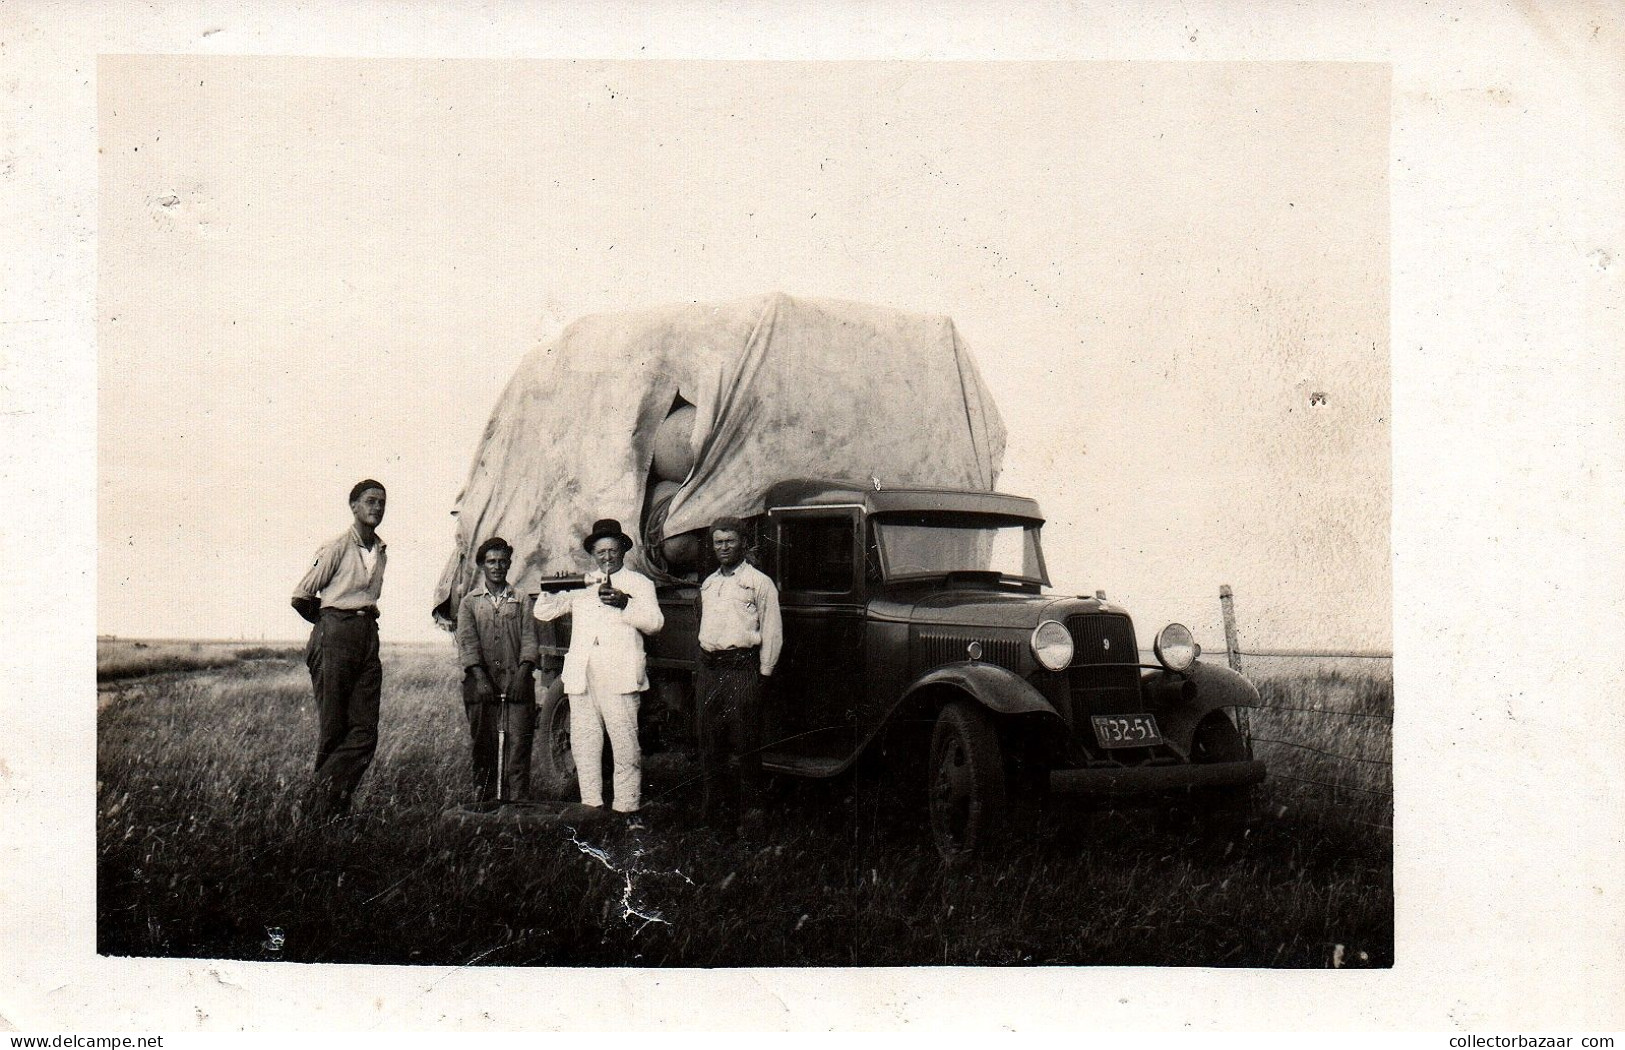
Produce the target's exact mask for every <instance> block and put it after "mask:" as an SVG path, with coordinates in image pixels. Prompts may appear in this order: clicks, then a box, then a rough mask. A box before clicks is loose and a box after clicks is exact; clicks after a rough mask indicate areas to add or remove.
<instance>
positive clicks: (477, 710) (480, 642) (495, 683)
mask: <svg viewBox="0 0 1625 1050" xmlns="http://www.w3.org/2000/svg"><path fill="white" fill-rule="evenodd" d="M474 563H475V564H476V565H478V566H479V567H480V575H481V577H482V580H481V583H480V585H479V586H477V587H475V588H474V589H473V590H471V591H469V592H468V593H467V594H465V595H463V600H462V603H461V604H460V605H459V606H458V609H457V657H458V660H459V661H460V662H461V663H462V665H463V709H464V711H465V712H466V713H467V715H468V735H469V741H470V743H471V744H472V745H473V752H474V784H475V790H476V791H478V792H479V798H480V800H481V801H482V802H483V801H488V800H490V799H503V800H505V801H509V802H514V801H522V800H524V799H527V798H529V797H530V752H531V743H532V741H533V740H534V739H535V736H536V679H535V676H534V672H535V670H536V660H537V655H538V654H537V648H536V618H535V617H534V616H533V615H532V614H531V599H530V596H529V595H526V594H521V593H520V592H519V591H517V590H515V589H514V586H513V584H511V583H509V582H508V567H509V566H510V565H512V564H513V545H512V544H510V543H509V542H508V541H507V540H504V539H503V538H502V537H500V536H492V537H491V538H490V539H488V540H486V541H485V542H484V543H482V544H480V547H479V550H478V551H477V552H476V553H475V555H474ZM499 747H501V748H502V749H503V750H504V751H505V752H506V753H505V754H504V755H503V756H502V760H501V762H500V763H499V762H498V759H497V749H498V748H499ZM498 765H502V766H503V767H504V772H503V780H504V781H505V783H503V784H500V785H499V784H498V783H497V766H498Z"/></svg>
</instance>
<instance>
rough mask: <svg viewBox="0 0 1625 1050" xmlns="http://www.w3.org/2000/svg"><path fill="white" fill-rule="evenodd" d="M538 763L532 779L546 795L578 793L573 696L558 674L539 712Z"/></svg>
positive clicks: (537, 725)
mask: <svg viewBox="0 0 1625 1050" xmlns="http://www.w3.org/2000/svg"><path fill="white" fill-rule="evenodd" d="M535 752H536V766H535V770H534V772H533V773H532V774H531V777H532V783H533V786H534V789H535V791H536V793H537V795H538V796H540V797H542V798H554V799H569V798H571V797H572V796H574V795H575V794H576V762H575V756H574V755H573V754H572V753H571V751H570V698H569V697H568V696H566V695H565V693H564V682H563V680H562V679H558V678H555V679H554V680H553V682H552V683H551V684H550V685H549V686H548V687H547V690H546V692H545V693H544V694H543V696H542V703H541V708H540V709H539V710H538V711H537V712H536V744H535Z"/></svg>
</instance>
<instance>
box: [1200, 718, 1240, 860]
mask: <svg viewBox="0 0 1625 1050" xmlns="http://www.w3.org/2000/svg"><path fill="white" fill-rule="evenodd" d="M1252 757H1253V749H1252V747H1251V746H1249V745H1248V743H1247V738H1246V737H1245V736H1243V735H1242V733H1241V730H1240V729H1238V728H1236V723H1235V722H1234V721H1232V720H1231V718H1230V716H1229V715H1227V714H1226V713H1225V712H1224V711H1213V712H1211V713H1210V714H1209V715H1208V716H1207V717H1206V718H1204V719H1202V721H1201V722H1200V723H1199V724H1198V725H1197V727H1196V733H1195V735H1194V736H1193V737H1192V739H1191V761H1192V762H1196V763H1204V762H1245V761H1247V760H1248V759H1250V758H1252ZM1193 801H1194V803H1195V813H1196V817H1197V819H1198V820H1199V821H1200V822H1201V825H1202V828H1203V829H1204V830H1206V831H1209V832H1213V833H1216V834H1221V835H1230V834H1235V833H1237V832H1239V831H1241V830H1242V829H1243V828H1245V827H1246V825H1247V820H1248V817H1249V816H1250V815H1251V813H1252V804H1253V786H1252V785H1251V784H1239V785H1236V786H1234V787H1223V788H1207V789H1206V790H1204V791H1199V792H1197V793H1196V797H1195V798H1194V800H1193Z"/></svg>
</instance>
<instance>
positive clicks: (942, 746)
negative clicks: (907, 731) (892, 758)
mask: <svg viewBox="0 0 1625 1050" xmlns="http://www.w3.org/2000/svg"><path fill="white" fill-rule="evenodd" d="M926 775H927V791H928V803H929V806H930V823H931V838H932V841H933V842H935V843H936V847H937V852H938V853H939V854H941V855H942V859H943V860H944V861H947V862H948V863H950V864H951V863H955V862H958V861H963V860H966V859H968V858H970V857H971V856H973V855H975V854H976V853H977V852H979V851H983V850H985V849H987V848H988V847H989V846H990V845H992V844H993V843H994V842H995V841H996V840H997V838H998V836H999V833H1000V832H1001V831H1002V830H1003V820H1004V802H1005V785H1004V760H1003V756H1002V754H1001V753H1000V750H999V737H998V734H997V733H995V732H994V731H993V722H992V719H990V718H989V717H988V715H987V713H986V712H984V711H983V710H982V709H981V708H980V707H978V706H977V705H975V704H974V703H971V702H969V701H966V700H955V701H954V702H953V703H950V704H949V705H948V706H946V707H944V708H943V709H942V711H941V712H940V713H939V714H938V715H937V723H936V727H935V728H934V729H933V730H932V732H931V764H930V766H929V768H928V770H927V774H926Z"/></svg>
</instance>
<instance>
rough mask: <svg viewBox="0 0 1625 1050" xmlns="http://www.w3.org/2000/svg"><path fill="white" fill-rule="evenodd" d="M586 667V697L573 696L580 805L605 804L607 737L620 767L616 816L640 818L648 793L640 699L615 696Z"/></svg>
mask: <svg viewBox="0 0 1625 1050" xmlns="http://www.w3.org/2000/svg"><path fill="white" fill-rule="evenodd" d="M594 670H595V669H594V668H593V666H592V664H590V663H589V664H588V665H587V691H586V692H585V693H572V694H570V750H571V752H572V753H573V754H574V756H575V762H576V784H577V785H579V786H580V788H581V802H582V804H583V805H587V806H602V805H603V804H604V773H603V768H602V767H603V762H604V734H605V733H606V732H607V733H608V734H609V753H610V757H611V759H612V760H613V761H614V763H615V800H614V803H613V805H614V807H615V811H616V812H617V813H633V812H636V811H637V809H638V806H639V804H640V802H641V797H642V793H643V754H642V752H641V751H639V750H638V701H639V700H640V699H642V694H640V693H611V692H607V691H605V690H603V689H602V688H600V682H599V681H598V678H599V676H598V675H597V674H595V673H594Z"/></svg>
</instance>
